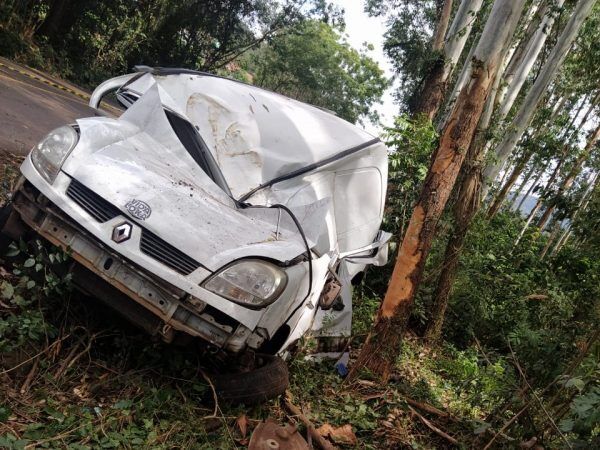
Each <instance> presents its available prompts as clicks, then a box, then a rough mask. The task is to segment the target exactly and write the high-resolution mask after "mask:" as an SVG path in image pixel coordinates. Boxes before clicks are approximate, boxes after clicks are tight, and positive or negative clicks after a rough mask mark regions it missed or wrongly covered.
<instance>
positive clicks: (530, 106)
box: [484, 0, 595, 189]
mask: <svg viewBox="0 0 600 450" xmlns="http://www.w3.org/2000/svg"><path fill="white" fill-rule="evenodd" d="M594 3H595V0H579V1H578V2H577V4H576V5H575V8H574V10H573V13H572V14H571V17H570V19H569V21H568V23H567V24H566V26H565V28H564V30H563V31H562V33H561V34H560V36H559V38H558V40H557V42H556V45H555V46H554V48H553V49H552V51H551V52H550V54H549V56H548V58H547V60H546V62H545V63H544V65H543V67H542V68H541V70H540V73H539V75H538V76H537V78H536V80H535V82H534V83H533V85H532V86H531V89H530V90H529V91H528V93H527V95H526V97H525V99H524V100H523V102H522V104H521V106H520V108H519V110H518V112H517V113H516V115H515V117H514V119H513V120H512V122H511V124H510V126H509V127H508V128H507V131H506V133H505V135H504V137H503V139H502V140H501V141H500V143H499V144H498V146H497V147H496V149H495V151H494V155H493V161H492V162H491V164H489V165H488V166H487V167H486V169H485V171H484V177H485V180H484V181H485V186H486V189H487V188H488V187H489V186H490V184H491V183H493V182H494V180H495V178H496V176H497V175H498V173H499V172H500V170H501V169H502V167H503V166H504V164H505V163H506V160H507V159H508V157H509V156H510V154H511V153H512V151H513V150H514V148H515V146H516V145H517V142H518V141H519V139H520V138H521V136H522V135H523V133H524V132H525V130H526V128H527V127H528V126H529V122H530V120H531V118H532V116H533V114H534V113H535V111H536V108H537V106H538V104H539V102H540V100H541V99H542V96H543V95H544V94H545V93H546V90H547V89H548V86H549V85H550V83H551V82H552V80H553V79H554V78H555V77H556V74H557V71H558V69H559V68H560V66H561V64H562V63H563V61H564V60H565V57H566V56H567V53H568V51H569V49H570V48H571V45H572V44H573V42H574V41H575V38H576V37H577V34H578V32H579V30H580V28H581V27H582V25H583V23H584V21H585V19H586V18H587V16H588V15H589V14H590V13H591V11H592V7H593V6H594Z"/></svg>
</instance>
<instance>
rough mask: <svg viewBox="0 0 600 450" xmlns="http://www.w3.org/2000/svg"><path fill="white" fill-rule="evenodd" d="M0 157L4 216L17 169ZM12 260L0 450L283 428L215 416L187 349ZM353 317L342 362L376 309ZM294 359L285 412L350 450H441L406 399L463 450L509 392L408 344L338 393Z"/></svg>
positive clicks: (494, 374) (0, 298)
mask: <svg viewBox="0 0 600 450" xmlns="http://www.w3.org/2000/svg"><path fill="white" fill-rule="evenodd" d="M0 155H3V156H2V158H0V173H3V174H4V176H3V178H2V180H3V181H2V185H1V186H0V199H1V200H0V201H1V202H4V201H6V199H7V198H8V197H9V191H10V189H11V188H12V186H13V185H14V181H15V179H16V176H17V175H18V170H17V164H18V163H19V161H18V160H17V159H15V158H14V157H12V156H10V155H8V154H0ZM12 253H19V255H17V256H16V257H15V258H14V259H10V261H8V259H9V258H5V261H4V263H3V262H2V260H1V259H0V302H1V303H0V380H1V383H0V399H1V400H0V447H1V448H11V449H12V448H14V449H22V448H61V449H65V448H66V449H87V448H131V449H134V448H150V449H172V448H182V449H188V448H190V449H236V448H245V447H246V446H247V444H248V440H249V436H250V434H251V432H252V429H253V428H254V427H255V426H256V425H257V424H258V423H260V421H262V420H264V419H265V418H267V417H272V418H274V419H276V420H277V421H278V422H279V423H282V424H283V423H286V422H290V421H292V422H293V421H295V419H294V418H293V417H290V416H289V415H288V414H287V413H286V412H285V410H284V409H283V408H282V405H281V403H280V401H279V400H272V401H270V402H268V403H266V404H263V405H259V406H254V407H245V406H243V405H242V406H231V405H226V404H216V405H215V403H214V401H213V396H212V390H211V386H210V385H209V384H207V382H206V381H205V380H204V378H203V376H202V364H203V361H200V360H199V358H198V355H197V354H196V353H195V352H194V350H193V349H192V348H188V347H177V346H173V345H167V344H164V343H162V342H159V341H155V340H153V339H152V338H150V337H149V336H147V335H145V334H144V333H143V332H140V331H138V330H137V329H135V328H133V327H132V326H130V325H129V324H128V323H126V322H124V321H122V320H120V319H119V318H118V317H116V316H115V314H114V313H113V312H112V311H109V310H107V309H106V308H105V307H103V306H101V305H100V304H97V303H96V302H95V301H94V300H93V299H90V298H87V297H84V296H82V295H81V294H78V293H76V292H73V291H72V290H71V289H70V283H69V279H68V278H64V277H59V276H56V275H54V273H55V271H53V270H52V269H53V265H54V264H57V263H60V262H61V261H62V259H63V258H65V257H66V256H65V255H64V254H62V253H61V252H59V251H55V250H50V251H48V250H47V249H46V248H45V247H42V246H39V247H36V246H33V247H32V246H29V247H27V246H24V245H21V247H20V248H18V249H17V248H14V249H13V252H12ZM9 262H10V264H9ZM356 305H357V306H356V308H355V324H354V342H353V348H358V347H359V346H360V343H361V341H362V340H364V337H365V336H366V333H367V332H368V329H369V327H370V325H371V323H372V319H373V314H374V313H375V311H376V309H377V306H378V302H377V300H376V299H372V298H368V297H365V298H359V299H357V302H356ZM302 347H303V348H310V347H311V346H310V343H307V345H304V346H302ZM355 351H356V350H353V352H355ZM305 356H306V355H305V354H300V355H297V356H296V357H295V358H294V359H293V360H292V361H291V362H290V372H291V386H290V395H291V398H292V401H293V403H294V404H296V405H298V406H299V407H301V409H302V410H303V412H304V413H305V414H306V415H307V416H308V417H309V418H310V420H312V421H313V423H314V424H315V425H316V426H317V427H318V426H320V425H323V424H331V425H333V426H342V425H346V424H350V425H351V426H352V430H353V431H354V433H355V434H356V436H357V438H358V444H357V445H356V446H355V448H360V449H385V448H415V449H422V448H450V447H452V446H451V445H450V444H449V443H448V442H447V441H446V440H445V439H444V438H442V437H440V436H438V435H437V434H435V433H433V432H432V431H431V430H430V429H429V428H428V427H426V426H425V425H424V424H423V423H422V421H420V420H418V419H417V417H416V416H415V414H414V413H413V412H412V411H411V409H410V408H409V406H408V404H407V402H406V399H407V398H411V399H414V400H416V401H419V402H427V403H428V404H431V405H433V406H436V407H438V408H440V409H443V410H446V411H448V413H449V414H450V416H452V417H455V418H457V420H451V421H449V420H447V419H442V418H440V417H436V416H435V415H428V414H427V413H424V412H423V411H421V413H422V414H425V415H427V417H428V419H429V420H430V421H431V422H435V423H436V424H437V426H438V427H440V428H443V429H445V430H446V431H447V432H448V433H449V434H451V435H453V436H454V437H455V438H457V439H458V440H459V441H461V442H473V440H474V439H477V434H475V433H474V431H478V432H483V433H485V428H486V427H485V426H484V427H483V428H482V424H484V422H483V420H484V419H485V417H486V415H487V414H489V412H490V411H491V409H492V407H493V405H494V404H495V403H496V402H497V401H498V398H499V395H500V394H497V393H498V392H503V389H506V388H507V387H511V388H512V383H513V381H512V379H511V377H510V373H508V371H507V370H506V368H505V367H504V365H503V364H502V362H501V361H500V362H496V363H491V362H490V363H488V362H487V361H486V358H487V356H486V357H484V355H482V354H480V353H478V352H477V351H476V350H466V351H458V350H456V349H453V348H451V347H443V348H438V349H433V350H432V349H431V348H429V347H426V346H424V345H423V344H422V343H421V342H420V340H418V339H416V338H411V337H407V339H406V340H405V344H404V349H403V354H402V357H401V359H400V360H399V363H398V366H397V372H396V374H395V376H394V378H393V380H392V382H390V383H389V384H387V385H381V384H379V383H377V382H374V381H372V380H369V379H368V377H364V378H363V379H361V380H358V381H357V382H355V383H354V384H353V385H348V384H347V383H345V382H344V380H343V379H342V378H341V377H340V376H338V375H337V373H336V372H335V370H334V369H333V367H332V366H333V365H332V363H331V362H323V363H315V362H313V361H309V360H307V359H306V358H305ZM244 423H247V424H248V426H247V428H248V429H247V431H246V433H244V432H243V431H244V430H243V429H244V428H246V427H244V426H243V424H244ZM240 425H242V426H240ZM478 429H479V430H478ZM301 431H302V432H303V433H305V430H304V429H303V428H302V427H301Z"/></svg>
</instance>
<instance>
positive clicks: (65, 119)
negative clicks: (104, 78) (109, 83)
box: [0, 58, 94, 155]
mask: <svg viewBox="0 0 600 450" xmlns="http://www.w3.org/2000/svg"><path fill="white" fill-rule="evenodd" d="M87 97H88V93H87V92H85V91H83V90H81V89H79V88H77V87H75V86H73V85H70V84H68V83H66V82H64V81H61V80H57V79H55V78H52V77H50V76H48V75H46V74H43V73H41V72H39V71H35V70H33V69H29V68H27V67H24V66H20V65H18V64H15V63H13V62H11V61H8V60H6V59H4V58H0V150H6V151H9V152H11V153H15V154H17V155H26V154H27V153H28V152H29V150H30V149H31V147H33V146H34V145H35V144H36V143H37V142H38V141H39V140H40V139H41V138H42V137H43V136H44V135H45V134H46V133H48V132H49V131H50V130H52V129H54V128H56V127H58V126H61V125H65V124H68V123H72V122H73V121H74V120H75V119H77V118H80V117H89V116H93V115H94V110H93V109H91V108H90V107H88V106H87Z"/></svg>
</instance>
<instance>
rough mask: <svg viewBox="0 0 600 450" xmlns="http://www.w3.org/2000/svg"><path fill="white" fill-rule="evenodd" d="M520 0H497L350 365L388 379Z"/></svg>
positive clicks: (523, 1)
mask: <svg viewBox="0 0 600 450" xmlns="http://www.w3.org/2000/svg"><path fill="white" fill-rule="evenodd" d="M524 3H525V0H496V1H495V2H494V5H493V7H492V11H491V12H490V16H489V18H488V20H487V22H486V25H485V27H484V30H483V32H482V35H481V38H480V40H479V43H478V44H477V48H476V49H475V52H474V54H473V60H472V62H471V64H472V69H471V78H470V80H469V82H468V84H467V85H466V86H465V87H464V88H463V90H462V91H461V93H460V95H459V97H458V100H457V101H456V104H455V106H454V108H453V111H452V113H451V115H450V118H449V120H448V124H447V125H446V126H445V127H444V129H443V130H442V133H441V135H440V142H439V145H438V148H437V149H436V150H435V152H434V154H433V156H432V162H431V166H430V167H429V171H428V173H427V176H426V178H425V181H424V183H423V187H422V189H421V193H420V195H419V199H418V200H417V204H416V206H415V208H414V210H413V213H412V216H411V218H410V221H409V225H408V227H407V230H406V234H405V235H404V239H403V240H402V244H401V246H400V250H399V252H398V257H397V259H396V264H395V266H394V271H393V273H392V277H391V279H390V283H389V285H388V289H387V292H386V294H385V298H384V300H383V303H382V305H381V307H380V309H379V311H378V314H377V319H376V323H375V326H374V327H373V330H372V331H371V333H370V335H369V337H368V339H367V342H366V343H365V344H364V346H363V348H362V350H361V352H360V355H359V356H358V360H357V361H356V363H355V365H354V367H353V368H352V373H351V378H353V377H354V376H356V374H357V371H358V369H360V368H361V367H367V368H369V369H370V370H371V371H373V372H374V373H377V374H378V375H379V376H381V378H382V379H384V380H387V379H388V378H389V375H390V373H391V370H392V367H393V365H394V363H395V361H396V358H397V356H398V354H399V352H400V343H401V340H402V335H403V332H404V330H405V328H406V323H407V321H408V317H409V316H410V313H411V310H412V304H413V301H414V296H415V293H416V291H417V288H418V286H419V283H420V281H421V277H422V275H423V269H424V266H425V261H426V258H427V255H428V254H429V250H430V248H431V243H432V241H433V237H434V236H435V234H436V228H437V223H438V220H439V218H440V216H441V214H442V212H443V210H444V207H445V206H446V203H447V201H448V198H449V197H450V193H451V191H452V188H453V186H454V183H455V182H456V178H457V176H458V173H459V171H460V168H461V165H462V163H463V161H464V159H465V153H466V152H465V149H468V148H469V146H470V144H471V141H472V139H473V135H474V133H475V129H476V127H477V123H478V122H479V118H480V117H481V114H482V112H483V108H484V105H485V101H486V98H487V96H488V94H489V92H490V90H491V87H492V84H493V82H494V78H495V74H496V72H497V70H498V67H499V64H500V63H501V61H502V54H503V50H504V48H505V46H506V43H507V42H508V41H509V40H510V38H511V37H512V36H511V33H510V31H512V30H511V28H512V26H511V24H512V23H513V22H514V21H517V20H518V19H519V17H520V15H521V11H522V9H523V5H524Z"/></svg>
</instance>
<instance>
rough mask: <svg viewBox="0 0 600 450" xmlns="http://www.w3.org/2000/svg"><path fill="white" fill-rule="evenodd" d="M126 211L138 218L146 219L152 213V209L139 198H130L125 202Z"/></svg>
mask: <svg viewBox="0 0 600 450" xmlns="http://www.w3.org/2000/svg"><path fill="white" fill-rule="evenodd" d="M125 208H127V212H128V213H129V214H131V215H132V216H133V217H135V218H136V219H139V220H146V219H147V218H148V217H150V214H152V209H151V208H150V205H148V203H146V202H143V201H141V200H137V199H135V198H134V199H132V200H129V201H128V202H127V203H126V204H125Z"/></svg>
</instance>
